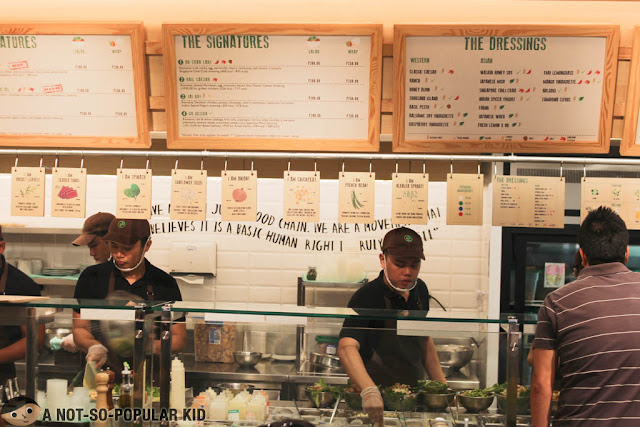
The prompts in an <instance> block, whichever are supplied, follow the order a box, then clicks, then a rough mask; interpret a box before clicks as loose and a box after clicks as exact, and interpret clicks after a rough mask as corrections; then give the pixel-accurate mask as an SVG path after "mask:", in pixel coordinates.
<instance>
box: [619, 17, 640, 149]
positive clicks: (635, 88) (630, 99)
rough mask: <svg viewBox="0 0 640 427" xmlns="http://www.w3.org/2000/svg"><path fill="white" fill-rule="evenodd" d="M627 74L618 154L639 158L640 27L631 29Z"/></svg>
mask: <svg viewBox="0 0 640 427" xmlns="http://www.w3.org/2000/svg"><path fill="white" fill-rule="evenodd" d="M629 74H630V77H629V87H628V90H627V102H626V107H625V113H624V129H623V131H622V142H621V143H620V154H621V155H623V156H640V132H639V129H638V110H639V109H640V27H634V28H633V49H632V51H631V68H630V70H629Z"/></svg>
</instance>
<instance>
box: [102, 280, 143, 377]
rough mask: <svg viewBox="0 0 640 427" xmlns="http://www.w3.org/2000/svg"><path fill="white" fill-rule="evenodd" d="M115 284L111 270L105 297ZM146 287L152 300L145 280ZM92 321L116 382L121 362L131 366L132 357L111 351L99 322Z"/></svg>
mask: <svg viewBox="0 0 640 427" xmlns="http://www.w3.org/2000/svg"><path fill="white" fill-rule="evenodd" d="M115 285H116V279H115V276H114V274H113V271H112V272H111V275H110V276H109V287H108V289H107V297H108V296H109V295H112V294H113V291H114V289H115ZM146 287H147V301H153V298H154V296H155V294H154V292H153V286H151V284H150V283H148V282H147V283H146ZM92 322H94V325H93V326H92V330H93V331H94V333H93V336H94V338H95V339H96V340H98V341H99V342H101V343H103V345H104V346H105V347H107V349H108V350H109V352H108V353H107V362H106V363H105V367H109V368H111V370H112V371H113V372H114V373H115V374H116V382H118V381H120V380H121V378H122V370H123V369H124V365H123V362H127V363H129V366H133V357H121V356H119V355H118V354H117V353H116V352H115V351H113V350H112V349H111V348H110V346H109V343H108V342H107V339H106V338H105V336H104V334H103V333H102V329H101V326H100V322H98V321H95V320H92Z"/></svg>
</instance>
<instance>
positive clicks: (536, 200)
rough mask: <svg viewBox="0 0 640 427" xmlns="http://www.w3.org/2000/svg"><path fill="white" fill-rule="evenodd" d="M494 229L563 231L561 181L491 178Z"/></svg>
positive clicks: (542, 178) (562, 184) (557, 179)
mask: <svg viewBox="0 0 640 427" xmlns="http://www.w3.org/2000/svg"><path fill="white" fill-rule="evenodd" d="M492 209H493V225H497V226H503V227H538V228H564V178H560V177H558V178H547V177H530V176H529V177H528V176H504V175H498V176H495V177H494V178H493V206H492Z"/></svg>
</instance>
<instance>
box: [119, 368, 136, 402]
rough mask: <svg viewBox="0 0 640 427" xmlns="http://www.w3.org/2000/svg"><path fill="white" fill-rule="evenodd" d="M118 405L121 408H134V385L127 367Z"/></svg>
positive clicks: (123, 375) (123, 372)
mask: <svg viewBox="0 0 640 427" xmlns="http://www.w3.org/2000/svg"><path fill="white" fill-rule="evenodd" d="M118 405H119V406H120V407H121V408H133V383H132V381H131V371H130V370H129V369H128V366H126V365H125V369H124V370H123V371H122V384H120V398H119V399H118Z"/></svg>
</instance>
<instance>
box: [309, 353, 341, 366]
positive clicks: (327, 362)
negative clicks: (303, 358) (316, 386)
mask: <svg viewBox="0 0 640 427" xmlns="http://www.w3.org/2000/svg"><path fill="white" fill-rule="evenodd" d="M309 362H310V363H311V365H317V366H324V367H327V368H332V369H342V365H341V364H340V358H339V357H338V356H333V355H331V354H323V353H315V352H314V353H311V354H310V355H309Z"/></svg>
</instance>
